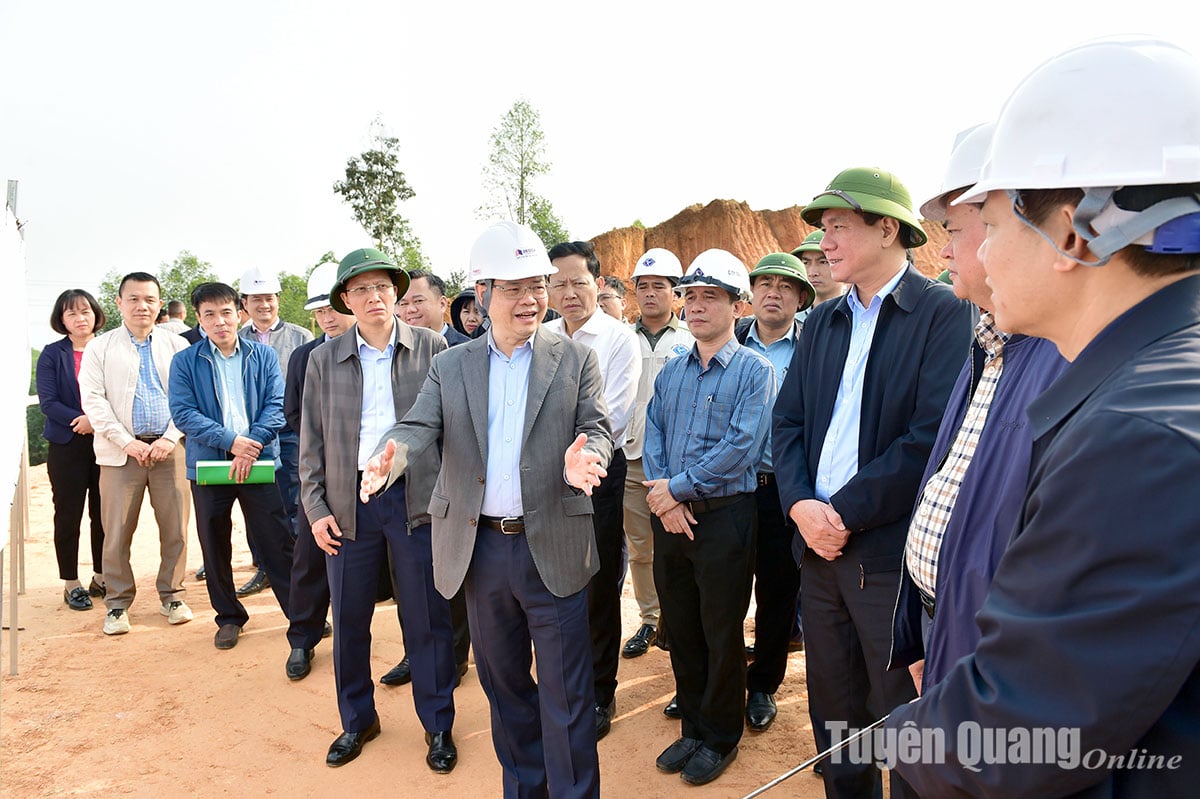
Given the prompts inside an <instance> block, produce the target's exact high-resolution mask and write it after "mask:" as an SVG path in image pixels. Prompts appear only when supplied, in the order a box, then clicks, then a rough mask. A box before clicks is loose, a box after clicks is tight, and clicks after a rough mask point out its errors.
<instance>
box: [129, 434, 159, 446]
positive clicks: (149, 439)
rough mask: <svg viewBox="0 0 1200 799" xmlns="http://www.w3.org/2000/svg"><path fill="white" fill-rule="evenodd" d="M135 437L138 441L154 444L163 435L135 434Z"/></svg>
mask: <svg viewBox="0 0 1200 799" xmlns="http://www.w3.org/2000/svg"><path fill="white" fill-rule="evenodd" d="M134 438H136V439H137V440H138V441H141V442H142V443H143V444H153V443H154V442H155V441H158V440H159V439H160V438H162V436H156V435H152V434H150V435H144V436H134Z"/></svg>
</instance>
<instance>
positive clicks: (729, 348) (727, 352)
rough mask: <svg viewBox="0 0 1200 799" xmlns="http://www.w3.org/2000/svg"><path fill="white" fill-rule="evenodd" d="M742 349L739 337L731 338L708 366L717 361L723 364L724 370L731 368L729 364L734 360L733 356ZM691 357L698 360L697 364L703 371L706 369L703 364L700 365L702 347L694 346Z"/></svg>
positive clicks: (697, 344)
mask: <svg viewBox="0 0 1200 799" xmlns="http://www.w3.org/2000/svg"><path fill="white" fill-rule="evenodd" d="M741 347H742V345H741V344H740V343H739V342H738V340H737V336H730V337H729V341H726V342H725V346H723V347H721V349H719V350H717V352H716V354H714V355H713V357H712V360H710V361H709V363H708V365H709V366H712V361H713V360H715V361H716V362H717V363H719V364H721V368H722V369H727V368H729V362H730V361H731V360H733V356H734V355H735V354H736V353H737V351H738V350H739V349H741ZM690 357H692V358H694V359H695V360H696V363H697V364H698V365H700V368H701V369H703V368H704V366H703V365H702V364H700V345H699V343H696V344H693V345H692V350H691V353H690Z"/></svg>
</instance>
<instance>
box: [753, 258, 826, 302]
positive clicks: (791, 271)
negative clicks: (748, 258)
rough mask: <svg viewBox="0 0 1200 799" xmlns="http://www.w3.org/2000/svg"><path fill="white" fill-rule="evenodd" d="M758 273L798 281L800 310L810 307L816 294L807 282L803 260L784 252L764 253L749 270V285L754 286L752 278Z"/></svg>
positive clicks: (806, 271)
mask: <svg viewBox="0 0 1200 799" xmlns="http://www.w3.org/2000/svg"><path fill="white" fill-rule="evenodd" d="M759 275H779V276H780V277H790V278H791V279H792V280H795V281H797V282H799V283H800V295H801V296H800V310H801V311H803V310H805V309H806V308H810V307H812V304H813V299H814V298H815V297H816V296H817V292H816V290H815V289H814V288H813V286H812V283H809V282H808V270H807V269H805V268H804V264H803V262H801V260H800V259H799V258H797V257H796V256H794V255H789V254H788V253H786V252H773V253H769V254H767V255H764V256H763V257H762V258H761V259H760V260H759V262H758V263H757V264H755V265H754V268H753V269H751V270H750V286H751V287H753V286H754V278H756V277H758V276H759Z"/></svg>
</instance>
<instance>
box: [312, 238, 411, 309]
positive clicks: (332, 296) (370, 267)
mask: <svg viewBox="0 0 1200 799" xmlns="http://www.w3.org/2000/svg"><path fill="white" fill-rule="evenodd" d="M376 269H382V270H384V271H386V272H391V273H393V278H392V280H393V282H394V283H395V284H396V299H400V298H401V297H403V296H404V293H405V292H406V291H408V272H405V271H404V269H403V267H400V266H398V265H397V264H396V262H395V261H393V260H392V259H391V258H390V257H388V256H387V255H385V254H384V253H382V252H380V251H379V250H376V249H375V248H374V247H364V248H362V249H361V250H355V251H354V252H352V253H350V254H349V255H347V256H346V257H345V258H343V259H342V260H341V263H339V264H338V270H337V282H336V283H334V284H333V288H331V289H330V290H329V304H330V305H332V306H333V309H334V310H335V311H337V312H338V313H344V314H352V313H354V312H353V311H351V310H350V309H349V308H347V307H346V303H344V302H342V292H343V291H345V290H346V282H347V281H348V280H350V278H352V277H354V276H355V275H361V274H362V273H363V272H371V271H374V270H376Z"/></svg>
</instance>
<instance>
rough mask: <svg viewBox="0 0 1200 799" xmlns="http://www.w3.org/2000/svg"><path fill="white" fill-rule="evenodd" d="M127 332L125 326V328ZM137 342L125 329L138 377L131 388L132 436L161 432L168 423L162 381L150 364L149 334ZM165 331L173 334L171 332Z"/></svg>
mask: <svg viewBox="0 0 1200 799" xmlns="http://www.w3.org/2000/svg"><path fill="white" fill-rule="evenodd" d="M125 332H126V333H129V328H125ZM153 335H154V334H153V333H151V334H150V335H148V336H146V340H145V341H142V342H139V341H138V340H137V339H136V338H134V337H133V333H129V340H130V341H131V342H133V346H134V348H135V349H136V350H137V354H138V379H137V386H136V387H135V388H134V390H133V434H134V435H135V436H149V435H162V434H163V433H164V432H166V429H167V425H169V424H171V407H170V405H169V404H168V402H167V392H166V389H164V388H163V384H162V381H161V380H159V378H158V370H157V369H155V368H154V353H153V352H152V351H151V349H150V338H151V336H153ZM166 335H169V336H173V335H175V334H174V333H167V334H166Z"/></svg>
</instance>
